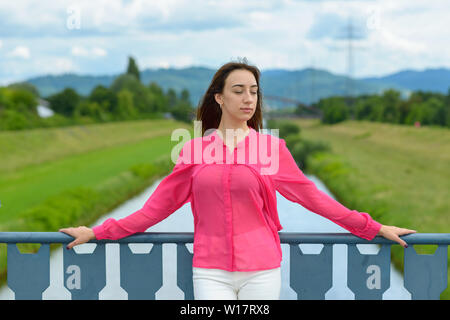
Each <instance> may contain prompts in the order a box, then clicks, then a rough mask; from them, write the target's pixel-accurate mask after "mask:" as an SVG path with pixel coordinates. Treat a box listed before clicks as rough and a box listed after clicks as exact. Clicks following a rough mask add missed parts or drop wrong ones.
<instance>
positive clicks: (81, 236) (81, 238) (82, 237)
mask: <svg viewBox="0 0 450 320" xmlns="http://www.w3.org/2000/svg"><path fill="white" fill-rule="evenodd" d="M59 232H64V233H66V234H68V235H69V236H72V237H74V238H75V240H73V241H72V242H71V243H69V244H68V245H67V247H66V248H67V249H72V248H73V247H74V246H77V245H79V244H83V243H85V242H88V241H89V240H94V239H95V234H94V231H93V230H92V229H91V228H88V227H85V226H81V227H77V228H63V229H59Z"/></svg>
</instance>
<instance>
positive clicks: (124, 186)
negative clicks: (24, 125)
mask: <svg viewBox="0 0 450 320" xmlns="http://www.w3.org/2000/svg"><path fill="white" fill-rule="evenodd" d="M177 128H185V129H188V130H189V131H190V132H191V135H192V134H193V130H192V129H191V127H190V126H187V125H186V124H184V123H180V122H176V121H172V120H145V121H130V122H121V123H108V124H95V125H88V126H74V127H70V128H52V129H37V130H28V131H17V132H0V155H1V157H0V201H1V207H0V231H51V232H56V231H58V229H60V228H63V227H70V226H77V225H89V224H91V223H93V222H94V221H96V220H97V219H98V218H100V217H101V216H102V215H104V214H106V213H108V212H109V211H111V210H112V209H114V208H115V207H116V206H118V205H120V204H121V203H122V202H124V201H126V200H127V199H129V198H130V197H132V196H133V195H135V194H137V193H139V192H141V191H142V190H143V189H145V188H147V187H148V186H149V185H151V184H152V183H153V181H154V180H156V179H157V178H159V177H161V176H163V175H165V174H167V173H168V172H169V171H170V170H171V169H172V167H173V165H174V164H173V163H172V162H171V159H170V154H171V151H172V148H173V147H174V146H175V145H177V144H178V143H179V142H178V141H171V134H172V132H173V130H174V129H177ZM131 213H132V212H130V214H131ZM52 246H53V249H54V248H56V247H57V246H58V245H52ZM38 247H39V246H38V245H29V244H23V245H20V246H19V248H20V249H21V250H22V252H34V251H36V250H37V249H38ZM5 249H6V245H5V244H1V245H0V284H1V283H4V282H5V279H6V271H7V270H6V250H5Z"/></svg>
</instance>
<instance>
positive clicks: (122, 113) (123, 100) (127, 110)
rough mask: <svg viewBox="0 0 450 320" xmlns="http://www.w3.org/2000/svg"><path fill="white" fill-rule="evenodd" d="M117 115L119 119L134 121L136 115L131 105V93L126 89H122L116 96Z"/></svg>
mask: <svg viewBox="0 0 450 320" xmlns="http://www.w3.org/2000/svg"><path fill="white" fill-rule="evenodd" d="M117 98H118V103H117V114H116V116H117V117H118V118H119V119H134V118H135V117H136V115H137V111H136V108H135V107H134V104H133V93H132V92H130V91H129V90H127V89H122V90H120V92H119V93H118V94H117Z"/></svg>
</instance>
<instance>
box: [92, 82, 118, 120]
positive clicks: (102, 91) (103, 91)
mask: <svg viewBox="0 0 450 320" xmlns="http://www.w3.org/2000/svg"><path fill="white" fill-rule="evenodd" d="M89 101H90V102H96V103H98V104H99V106H100V107H101V109H102V110H103V111H104V112H109V113H114V112H115V110H116V108H117V96H116V94H115V93H114V92H113V91H112V90H111V89H109V88H105V87H104V86H102V85H98V86H96V87H95V88H94V89H93V90H92V91H91V94H90V95H89Z"/></svg>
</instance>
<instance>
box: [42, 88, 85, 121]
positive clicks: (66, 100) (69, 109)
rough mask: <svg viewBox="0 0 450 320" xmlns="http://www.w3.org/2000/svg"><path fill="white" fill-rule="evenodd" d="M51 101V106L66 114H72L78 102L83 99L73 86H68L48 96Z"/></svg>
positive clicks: (56, 110)
mask: <svg viewBox="0 0 450 320" xmlns="http://www.w3.org/2000/svg"><path fill="white" fill-rule="evenodd" d="M47 100H48V101H49V102H50V108H51V109H52V110H53V111H55V112H58V113H60V114H62V115H65V116H68V117H70V116H72V115H73V113H74V111H75V108H76V106H77V104H78V103H79V101H80V100H81V97H80V96H79V95H78V93H77V92H76V91H75V90H73V89H72V88H66V89H64V90H63V91H61V92H59V93H56V94H54V95H52V96H50V97H48V98H47Z"/></svg>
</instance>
